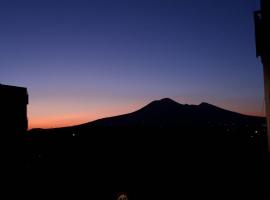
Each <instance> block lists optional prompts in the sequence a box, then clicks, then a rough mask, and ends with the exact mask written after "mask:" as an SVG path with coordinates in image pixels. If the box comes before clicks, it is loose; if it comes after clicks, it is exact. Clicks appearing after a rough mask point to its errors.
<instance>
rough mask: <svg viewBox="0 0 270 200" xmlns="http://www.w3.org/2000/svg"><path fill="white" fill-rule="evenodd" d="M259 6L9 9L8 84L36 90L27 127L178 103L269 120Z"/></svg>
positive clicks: (44, 0) (5, 36) (88, 4)
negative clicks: (163, 101)
mask: <svg viewBox="0 0 270 200" xmlns="http://www.w3.org/2000/svg"><path fill="white" fill-rule="evenodd" d="M258 8H259V1H258V0H218V1H217V0H88V1H87V0H62V1H60V0H32V1H29V0H1V2H0V28H1V31H0V82H1V83H2V84H10V85H18V86H24V87H27V88H28V92H29V97H30V104H29V106H28V117H29V126H30V128H33V127H59V126H66V125H72V124H79V123H82V122H87V121H91V120H94V119H97V118H101V117H106V116H112V115H118V114H122V113H126V112H130V111H134V110H136V109H138V108H140V107H141V106H143V105H145V104H147V103H148V102H149V101H152V100H155V99H160V98H164V97H170V98H172V99H174V100H176V101H178V102H180V103H188V104H198V103H200V102H202V101H204V102H209V103H211V104H214V105H217V106H221V107H223V108H226V109H229V110H233V111H237V112H241V113H245V114H253V115H263V114H264V112H263V108H264V107H263V76H262V66H261V64H260V61H259V60H258V59H257V58H256V57H255V43H254V30H253V16H252V12H253V11H254V10H257V9H258Z"/></svg>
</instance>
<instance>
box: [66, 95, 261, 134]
mask: <svg viewBox="0 0 270 200" xmlns="http://www.w3.org/2000/svg"><path fill="white" fill-rule="evenodd" d="M221 123H223V124H239V125H249V126H250V125H252V126H253V125H259V126H261V125H262V124H264V123H265V119H264V118H263V117H254V116H247V115H243V114H239V113H236V112H232V111H228V110H225V109H222V108H219V107H216V106H214V105H211V104H208V103H201V104H199V105H187V104H185V105H183V104H180V103H178V102H176V101H174V100H172V99H169V98H164V99H161V100H156V101H152V102H151V103H149V104H148V105H146V106H145V107H143V108H141V109H139V110H137V111H135V112H132V113H128V114H124V115H119V116H115V117H109V118H104V119H99V120H96V121H93V122H89V123H85V124H81V125H78V126H74V127H70V128H72V129H81V130H86V129H87V128H94V127H95V128H97V127H110V128H113V127H118V128H121V127H122V128H124V127H125V128H128V127H132V128H134V127H137V128H139V127H141V128H146V127H148V128H161V127H163V128H165V127H166V128H176V127H179V126H182V127H183V126H187V125H198V124H200V125H203V126H208V125H209V124H212V125H213V124H221Z"/></svg>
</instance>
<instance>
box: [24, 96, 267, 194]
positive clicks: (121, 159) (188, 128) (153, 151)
mask: <svg viewBox="0 0 270 200" xmlns="http://www.w3.org/2000/svg"><path fill="white" fill-rule="evenodd" d="M265 123H266V122H265V118H262V117H253V116H247V115H242V114H239V113H235V112H231V111H228V110H224V109H222V108H218V107H216V106H214V105H211V104H208V103H201V104H200V105H182V104H180V103H178V102H175V101H173V100H171V99H169V98H165V99H161V100H157V101H153V102H151V103H149V104H148V105H146V106H145V107H143V108H141V109H140V110H138V111H136V112H133V113H129V114H124V115H120V116H115V117H110V118H104V119H100V120H96V121H93V122H89V123H86V124H82V125H78V126H72V127H64V128H57V129H32V130H30V131H28V132H27V133H26V134H25V135H24V136H23V138H22V144H21V145H22V148H21V151H20V156H19V157H20V158H21V159H22V160H21V161H20V162H21V163H20V164H21V165H22V166H21V168H22V169H23V172H24V173H25V174H27V176H28V178H30V177H31V178H33V179H35V180H39V181H40V180H43V179H48V177H54V178H55V177H59V184H71V185H72V188H73V187H76V186H78V184H75V183H76V181H74V179H75V180H77V181H79V179H80V178H81V179H80V183H81V184H82V183H83V182H84V181H86V182H87V185H88V184H89V185H94V186H92V187H96V188H110V189H111V188H114V187H115V188H116V189H118V190H119V189H120V191H121V189H122V190H124V191H128V190H130V188H132V191H135V189H136V191H137V192H136V195H141V194H140V192H138V191H147V192H143V193H144V194H143V195H142V196H145V197H146V196H147V195H146V194H148V195H150V196H151V197H150V196H148V198H151V199H152V198H153V199H154V195H157V197H155V198H161V196H162V195H168V191H167V190H166V189H165V188H170V189H172V188H175V191H177V192H176V193H174V192H172V191H170V192H169V194H171V195H173V196H174V197H175V195H176V194H177V195H179V197H184V196H185V195H189V196H190V198H191V199H192V198H195V197H196V196H197V195H198V194H200V195H199V196H208V197H210V196H211V197H216V196H215V195H217V194H219V195H220V194H222V195H223V196H224V197H227V198H233V197H235V196H234V195H239V197H244V196H245V198H254V197H255V196H256V198H257V199H259V198H258V195H259V196H260V195H261V197H263V196H264V193H265V192H266V189H267V188H266V185H265V178H266V176H265V175H266V169H265V167H266V158H267V154H266V152H267V151H266V149H267V144H266V126H265ZM66 179H67V180H66ZM56 180H57V179H56ZM64 180H66V181H67V182H66V181H64ZM70 180H73V181H72V182H71V181H70ZM56 182H57V181H56ZM51 184H54V183H51ZM134 188H135V189H134ZM150 188H154V191H152V192H150V191H151V189H150ZM161 188H163V189H162V190H161V191H166V192H161V191H160V192H157V191H156V190H158V191H159V190H160V189H161ZM194 190H196V191H197V192H196V193H193V192H192V191H194ZM103 194H104V195H105V194H106V192H105V193H104V192H103ZM134 195H135V194H133V196H134ZM136 195H135V196H136ZM232 195H233V196H232ZM104 198H105V197H104ZM138 199H143V198H142V197H140V198H138Z"/></svg>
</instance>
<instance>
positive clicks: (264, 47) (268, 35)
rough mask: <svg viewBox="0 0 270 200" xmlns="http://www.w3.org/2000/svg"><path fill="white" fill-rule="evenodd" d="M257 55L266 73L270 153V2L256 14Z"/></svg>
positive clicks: (263, 4) (262, 4)
mask: <svg viewBox="0 0 270 200" xmlns="http://www.w3.org/2000/svg"><path fill="white" fill-rule="evenodd" d="M254 20H255V35H256V53H257V57H260V58H261V61H262V64H263V71H264V88H265V105H266V106H265V107H266V116H267V129H268V151H269V152H270V29H269V27H270V0H261V10H260V11H256V12H255V13H254Z"/></svg>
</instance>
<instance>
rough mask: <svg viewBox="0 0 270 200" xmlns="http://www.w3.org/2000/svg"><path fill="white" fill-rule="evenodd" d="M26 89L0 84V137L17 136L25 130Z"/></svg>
mask: <svg viewBox="0 0 270 200" xmlns="http://www.w3.org/2000/svg"><path fill="white" fill-rule="evenodd" d="M27 104H28V94H27V89H26V88H23V87H17V86H9V85H2V84H0V110H1V114H0V133H1V139H3V138H4V139H12V138H19V137H20V136H21V135H22V134H23V133H25V132H26V131H27V128H28V120H27Z"/></svg>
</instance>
